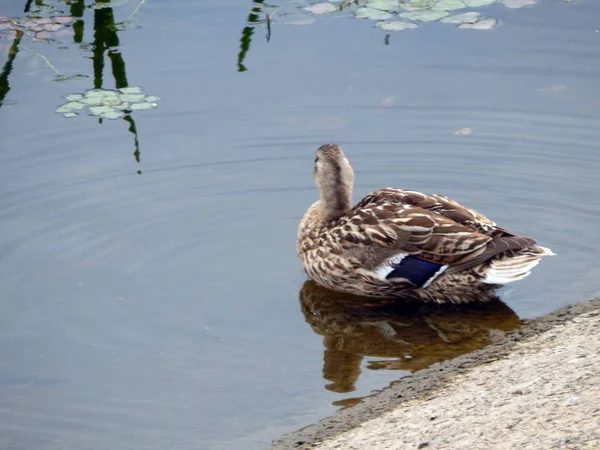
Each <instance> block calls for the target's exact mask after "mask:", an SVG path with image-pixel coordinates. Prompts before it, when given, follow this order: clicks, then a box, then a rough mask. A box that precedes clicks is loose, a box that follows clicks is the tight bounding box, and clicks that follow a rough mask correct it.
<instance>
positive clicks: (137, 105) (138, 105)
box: [131, 102, 158, 111]
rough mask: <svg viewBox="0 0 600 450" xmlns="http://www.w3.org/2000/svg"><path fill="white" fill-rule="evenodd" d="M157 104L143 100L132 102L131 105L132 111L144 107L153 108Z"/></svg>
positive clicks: (140, 109)
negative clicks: (141, 101)
mask: <svg viewBox="0 0 600 450" xmlns="http://www.w3.org/2000/svg"><path fill="white" fill-rule="evenodd" d="M157 106H158V104H157V103H150V102H143V103H134V104H133V105H131V110H132V111H142V110H144V109H154V108H156V107H157Z"/></svg>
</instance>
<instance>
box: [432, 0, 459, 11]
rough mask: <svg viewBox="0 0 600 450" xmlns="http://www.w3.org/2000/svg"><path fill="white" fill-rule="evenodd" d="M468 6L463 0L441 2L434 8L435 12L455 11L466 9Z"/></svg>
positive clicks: (444, 0)
mask: <svg viewBox="0 0 600 450" xmlns="http://www.w3.org/2000/svg"><path fill="white" fill-rule="evenodd" d="M466 7H467V5H465V4H464V2H463V1H462V0H441V1H440V2H439V3H438V4H437V5H435V6H434V7H433V8H431V9H433V10H434V11H454V10H455V9H464V8H466Z"/></svg>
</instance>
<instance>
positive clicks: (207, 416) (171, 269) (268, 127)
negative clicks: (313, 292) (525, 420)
mask: <svg viewBox="0 0 600 450" xmlns="http://www.w3.org/2000/svg"><path fill="white" fill-rule="evenodd" d="M26 3H27V2H26V1H16V0H8V1H4V2H3V3H2V6H0V16H10V17H19V16H22V15H23V9H24V6H25V4H26ZM36 3H37V2H33V4H34V6H35V4H36ZM45 3H46V4H48V5H54V6H55V7H58V8H59V9H60V8H62V9H63V10H65V14H67V15H68V14H71V12H70V11H69V8H67V7H66V6H65V5H64V3H62V2H59V1H46V2H45ZM88 4H89V3H88ZM290 5H291V6H290ZM302 5H303V4H302ZM302 5H301V4H298V5H297V6H302ZM137 6H138V2H134V1H130V2H114V7H113V13H114V17H115V22H117V23H118V22H121V21H126V20H128V18H129V17H130V16H131V15H132V13H134V12H135V10H136V7H137ZM251 7H252V3H251V2H249V1H242V0H228V1H219V2H216V1H214V2H193V1H184V0H175V1H166V0H150V1H148V2H145V3H143V4H142V5H141V7H140V8H139V10H138V11H137V12H135V14H134V15H133V17H132V19H131V24H130V25H129V26H119V31H118V32H117V34H118V38H119V45H118V46H114V47H112V48H111V51H112V52H113V56H114V52H115V51H116V52H117V53H118V54H119V55H120V60H121V61H123V62H124V66H123V67H121V66H118V64H117V66H118V67H117V70H116V71H115V69H114V67H115V66H114V61H111V59H110V58H109V57H108V53H106V54H105V55H104V56H105V57H104V59H103V61H104V67H103V69H102V70H101V71H100V73H99V74H98V73H96V75H95V77H94V70H93V69H94V67H93V60H92V57H93V51H94V49H95V48H96V47H95V44H94V43H95V39H96V37H95V31H94V21H93V16H94V11H93V10H92V9H90V8H85V11H84V13H83V15H82V18H81V20H82V21H83V22H84V24H85V26H84V28H83V33H82V34H81V37H82V39H81V43H76V42H73V38H65V39H64V40H63V42H62V43H58V42H36V41H34V40H33V39H32V37H31V36H29V35H25V36H24V37H22V39H21V41H20V43H19V48H18V53H17V54H16V56H15V57H14V58H12V59H11V58H10V55H9V53H10V52H9V50H10V46H11V43H12V42H13V39H12V38H7V37H4V38H0V66H3V67H4V70H3V74H6V75H7V76H6V77H5V79H7V80H8V83H9V88H10V90H8V92H6V82H5V84H4V87H3V89H4V101H3V103H2V106H0V136H1V141H0V142H1V145H0V293H1V297H0V311H1V314H0V447H1V448H3V449H7V450H9V449H10V450H13V449H15V450H21V449H34V448H35V449H56V448H77V449H86V448H93V449H111V450H114V449H119V448H126V449H128V450H135V449H164V448H171V449H188V448H190V449H191V448H193V449H198V448H202V449H204V448H206V449H221V448H243V449H252V448H264V447H266V446H267V444H268V442H269V441H270V440H271V439H273V438H276V437H278V435H279V434H280V433H283V432H285V431H289V430H292V429H295V428H297V427H300V426H302V425H305V424H308V423H310V422H312V421H314V420H316V419H318V418H320V417H322V416H324V415H327V414H331V413H333V412H334V411H335V409H336V408H337V406H336V405H344V404H351V403H353V402H354V401H356V400H353V399H356V398H359V397H361V396H364V395H368V394H369V393H370V392H372V391H373V390H377V389H382V388H384V387H385V386H387V385H388V384H389V382H391V381H392V380H395V379H398V378H399V377H401V376H403V375H406V374H408V373H410V372H411V371H412V370H417V369H418V368H422V367H423V366H426V365H427V364H428V363H430V362H435V361H436V360H441V359H445V358H448V357H452V356H455V355H456V354H460V353H461V352H464V351H469V350H472V349H473V348H474V347H477V345H479V344H481V345H484V344H485V343H487V342H489V340H490V339H492V337H493V334H494V332H495V331H494V330H496V331H497V330H500V331H502V330H504V331H506V330H508V329H511V328H514V326H518V324H519V323H520V321H519V318H520V319H529V318H533V317H536V316H540V315H543V314H545V313H547V312H550V311H552V310H554V309H556V308H558V307H560V306H563V305H565V304H567V303H572V302H577V301H582V300H585V299H587V298H590V297H592V296H594V295H597V294H599V293H600V290H599V289H600V287H599V285H598V281H597V280H598V278H599V277H600V272H599V271H598V268H597V267H598V266H597V264H596V259H597V257H596V255H597V254H598V252H599V251H600V239H599V238H598V233H597V224H598V222H599V212H598V211H599V206H600V203H599V200H598V195H597V193H598V190H599V189H600V181H599V179H600V178H599V177H598V173H599V171H600V155H599V151H598V147H597V142H598V141H599V140H600V112H599V110H598V101H597V100H598V98H599V95H600V88H599V87H598V86H599V85H598V79H599V77H600V45H599V44H600V33H599V32H598V29H599V25H598V23H597V20H596V18H597V17H598V13H600V7H599V6H598V5H597V4H596V3H595V2H593V1H589V0H588V1H585V0H584V1H582V2H580V3H575V4H564V3H562V2H551V1H542V2H540V4H538V5H535V6H533V7H531V8H526V9H521V10H508V9H507V8H504V7H503V6H501V5H494V6H492V7H490V8H489V9H488V11H490V15H492V16H493V17H496V18H499V19H500V20H501V24H500V26H498V27H497V28H496V29H495V30H493V31H491V32H481V31H479V32H477V31H470V30H458V29H457V28H455V27H453V26H450V25H443V24H427V25H425V26H423V27H421V28H419V29H417V30H411V31H407V32H403V33H396V34H392V35H391V36H390V38H389V42H388V45H386V43H385V33H384V32H383V31H382V30H379V29H376V28H373V23H372V22H370V21H362V20H356V19H353V18H351V17H346V16H344V15H342V16H341V17H339V18H335V17H320V18H317V20H316V21H315V22H314V23H312V24H310V25H290V24H286V23H285V22H286V20H288V19H286V17H279V18H278V17H277V15H275V17H274V19H273V21H272V23H271V35H270V40H269V41H268V42H267V39H266V35H267V32H268V30H267V27H266V25H261V26H257V27H256V28H255V29H254V34H253V35H252V36H251V40H250V43H249V48H248V50H247V52H246V53H245V55H244V54H243V56H244V58H243V61H241V62H240V61H239V60H238V55H239V53H240V39H241V38H242V37H243V36H244V35H243V33H242V30H243V28H244V27H245V26H246V20H247V18H248V14H249V12H250V10H251ZM286 8H288V9H287V10H288V11H289V10H292V11H293V10H294V8H295V5H294V4H289V5H287V6H286ZM492 13H493V14H492ZM306 17H308V16H306V15H303V14H301V13H297V14H296V15H292V16H290V18H291V19H294V20H298V19H299V18H306ZM291 19H290V21H291ZM121 28H124V29H121ZM247 35H248V33H246V40H245V42H247V41H248V38H247ZM245 45H247V44H245ZM13 53H14V51H13ZM242 53H244V52H242ZM40 55H41V56H40ZM13 56H14V55H13ZM42 56H43V58H42ZM44 58H45V59H44ZM8 61H12V62H11V63H10V67H9V68H8V69H7V67H8V66H7V64H8V63H7V62H8ZM111 62H112V63H113V65H112V66H111ZM49 64H51V65H52V66H53V67H54V68H55V69H52V68H51V67H50V66H49ZM239 64H243V66H244V67H245V68H246V69H247V70H246V71H243V72H240V71H238V69H239V68H240V66H239ZM57 71H58V72H59V73H60V74H62V75H64V76H72V75H77V74H80V75H87V76H88V78H83V77H80V78H73V79H71V80H70V81H64V82H56V81H53V80H54V79H55V78H56V77H57ZM124 73H125V74H126V77H127V82H128V84H129V85H130V86H140V87H142V88H143V90H144V92H146V93H148V94H149V95H156V96H158V97H160V98H161V100H160V102H159V107H158V108H157V109H154V110H151V111H140V112H134V113H133V114H132V115H131V116H132V119H133V120H134V122H135V132H133V131H132V129H131V123H130V122H127V121H125V120H123V119H120V120H105V121H103V122H102V123H99V122H98V120H97V119H96V118H93V117H89V116H87V115H85V114H83V115H81V116H79V117H75V118H72V119H66V118H64V117H62V116H61V114H58V113H55V112H54V111H55V109H56V108H57V107H58V106H59V105H60V104H62V103H64V98H63V96H65V95H69V94H73V93H81V92H85V91H86V90H87V89H90V88H92V87H94V83H95V82H97V81H98V80H99V79H100V78H101V79H102V87H104V88H107V89H111V88H114V87H115V83H119V80H121V82H122V77H123V74H124ZM100 75H101V76H100ZM0 92H1V91H0ZM464 128H470V129H471V133H470V134H469V135H455V132H456V131H457V130H460V129H464ZM136 137H137V139H138V146H137V147H136V144H135V138H136ZM331 141H333V142H337V143H340V144H341V145H342V146H343V147H344V149H345V151H346V153H347V155H348V157H349V158H350V160H351V161H352V163H353V165H354V168H355V172H356V179H357V187H356V195H357V196H361V195H364V194H366V193H367V192H369V191H371V190H373V189H376V188H379V187H384V186H395V187H400V188H410V189H416V190H422V191H424V192H437V193H443V194H446V195H449V196H451V197H453V198H455V199H456V200H458V201H459V202H461V203H464V204H467V205H469V206H471V207H474V208H476V209H478V210H480V211H481V212H483V213H485V214H486V215H488V216H490V217H491V218H492V219H494V220H495V221H497V222H498V223H499V224H501V225H503V226H505V227H507V228H509V229H512V230H514V231H516V232H519V233H522V234H525V235H532V236H534V237H536V238H537V239H538V240H539V242H540V243H541V244H542V245H545V246H548V247H550V248H552V250H554V251H555V252H556V253H557V254H558V256H557V257H554V258H548V259H546V260H544V261H543V262H542V264H540V266H538V267H537V268H536V269H535V272H534V274H533V275H532V276H530V277H529V278H527V279H526V280H524V281H522V282H519V283H517V284H514V286H511V287H509V288H505V289H504V290H503V291H501V296H502V300H503V301H504V302H505V304H506V308H507V309H505V308H504V307H500V310H501V313H499V315H498V317H499V318H498V323H496V322H494V321H491V322H485V321H484V322H483V324H482V325H481V322H479V319H476V320H475V319H473V320H475V322H476V325H475V328H477V330H479V331H477V333H483V334H486V333H487V334H486V335H489V336H492V337H490V338H489V339H488V338H485V339H484V338H477V339H475V340H474V342H475V343H476V344H477V345H471V344H468V345H467V344H465V345H463V344H461V343H462V342H467V341H469V337H468V333H466V334H465V332H464V331H461V332H460V333H458V334H459V335H460V336H461V337H460V338H456V339H454V338H453V337H452V333H451V332H450V331H451V330H450V331H449V329H451V328H452V327H453V326H455V325H444V326H442V325H439V323H438V322H436V321H435V320H433V322H432V320H430V319H427V317H425V316H419V317H420V318H415V319H414V320H413V319H410V320H408V319H407V321H406V323H408V325H407V326H408V327H409V328H410V327H413V328H414V327H416V328H419V327H420V326H421V325H415V324H422V323H425V322H426V323H427V324H428V325H427V326H428V327H430V329H431V330H433V331H431V330H430V332H429V334H427V335H426V336H424V337H423V336H420V335H419V336H420V337H419V338H418V339H417V340H418V342H422V343H423V345H421V346H420V347H419V346H417V347H414V348H413V347H411V344H414V342H416V341H411V339H412V338H411V337H410V336H413V335H411V334H410V332H408V337H407V336H406V333H404V334H403V333H400V334H401V335H402V336H404V338H403V339H404V341H406V342H408V343H407V344H402V345H406V346H407V347H406V348H408V349H409V350H408V353H406V352H404V350H403V348H401V347H398V345H399V344H398V339H396V340H395V341H394V342H393V343H392V344H393V345H392V344H390V345H388V344H386V343H385V339H387V338H386V337H385V336H388V337H389V333H388V334H387V335H386V333H385V330H388V331H389V329H388V328H386V326H383V328H382V327H381V326H380V325H378V326H377V327H375V328H374V329H375V330H376V333H375V334H373V333H374V332H371V331H366V332H365V331H364V327H362V325H360V324H361V323H363V322H367V323H368V324H370V323H372V322H376V323H379V322H380V321H381V320H380V319H376V320H373V318H372V317H367V318H366V319H365V317H364V315H361V314H362V313H361V314H357V317H356V319H353V318H352V317H354V316H352V317H351V319H350V321H351V322H352V323H351V324H350V326H351V327H353V326H355V325H356V327H357V329H358V331H356V332H352V333H353V334H352V333H351V336H353V338H354V339H355V340H354V341H352V340H349V339H350V337H348V339H346V340H344V339H343V336H344V333H345V332H346V331H340V329H336V328H335V326H334V327H333V328H332V326H331V323H330V322H327V324H326V325H323V324H322V323H321V322H319V323H316V322H314V323H310V324H307V323H306V321H305V314H307V316H306V317H307V318H308V319H309V322H311V320H312V319H310V318H311V317H321V316H320V314H321V312H320V311H318V309H319V305H320V303H318V302H317V306H316V308H317V311H314V310H313V309H311V308H315V306H314V305H313V306H311V307H307V306H306V304H301V303H300V299H299V292H300V289H301V288H302V285H303V283H304V280H305V277H304V275H303V273H302V270H301V268H300V265H299V262H298V261H297V259H296V255H295V233H296V226H297V223H298V221H299V220H300V218H301V216H302V215H303V213H304V210H305V209H306V207H307V206H308V205H309V204H310V203H312V201H313V200H314V199H315V197H316V191H315V188H314V185H313V181H312V176H311V172H312V160H313V152H314V150H315V149H316V147H317V146H318V145H320V144H322V143H325V142H331ZM134 153H135V154H134ZM138 159H139V162H138ZM138 172H141V174H139V173H138ZM302 309H304V314H303V312H302ZM369 314H370V313H369ZM466 314H467V318H466V319H461V318H460V317H458V318H456V323H461V324H463V323H465V321H466V322H468V321H469V320H472V319H471V318H470V317H471V316H469V314H470V313H466ZM367 315H368V314H367ZM325 316H326V314H325V313H323V317H325ZM341 316H342V318H343V317H345V316H344V313H342V314H341ZM384 316H385V315H384ZM385 317H387V316H385ZM315 320H316V319H315ZM344 320H345V319H344ZM436 320H437V319H436ZM392 322H393V323H394V324H395V325H394V326H396V325H397V322H402V320H400V318H398V317H394V318H393V321H392ZM332 323H336V322H335V321H334V322H332ZM436 323H437V325H436ZM357 324H358V325H357ZM411 324H412V325H411ZM369 326H371V325H369ZM398 326H399V325H398ZM398 326H396V332H398V329H399V328H398ZM361 327H362V328H361ZM313 328H314V331H313ZM392 328H393V327H392ZM467 328H468V327H467ZM411 329H412V328H411ZM336 330H337V331H336ZM344 330H346V328H344ZM361 330H362V331H361ZM369 330H371V328H369ZM377 330H378V331H377ZM481 330H483V331H481ZM489 330H491V331H489ZM488 331H489V332H488ZM382 332H383V334H381V333H382ZM336 333H338V334H336ZM361 333H363V334H361ZM377 333H379V334H377ZM361 336H362V337H361ZM382 336H383V337H382ZM477 336H480V334H477ZM413 337H414V336H413ZM340 339H341V341H340ZM415 339H416V338H415ZM419 339H420V340H419ZM342 341H343V342H342ZM363 341H365V342H367V343H368V345H366V344H365V345H364V346H363V347H364V348H361V346H360V345H359V344H360V343H361V342H363ZM432 342H435V345H433V344H431V343H432ZM444 344H447V345H444ZM432 345H433V347H435V351H433V350H427V349H428V348H430V347H432ZM332 349H333V350H334V351H337V352H338V353H339V352H341V353H342V355H341V356H340V355H338V356H339V358H341V359H344V358H346V360H344V361H345V362H344V361H343V362H341V363H339V367H351V368H353V369H352V370H354V371H356V370H355V369H356V368H357V367H358V368H361V370H362V373H360V374H359V376H358V377H356V376H355V377H354V378H353V380H354V381H349V383H350V385H349V386H346V387H342V388H339V386H338V387H336V386H334V387H333V388H332V386H330V384H331V383H332V381H331V379H330V378H332V376H331V373H329V372H327V371H328V370H329V369H327V367H325V372H326V373H325V375H324V374H323V366H324V364H325V366H327V365H328V364H329V366H331V364H334V365H335V361H337V360H336V359H335V358H337V357H338V356H335V355H334V356H333V357H332V356H331V352H330V350H332ZM324 352H325V353H324ZM328 352H329V353H328ZM411 352H412V353H411ZM409 353H410V354H409ZM407 354H409V356H410V358H411V359H412V360H413V361H415V363H414V365H413V366H410V365H407V364H404V363H401V361H404V360H408V358H405V356H406V355H407ZM328 355H329V356H328ZM363 356H364V359H363ZM323 358H325V360H324V359H323ZM403 358H404V359H403ZM350 360H351V361H350ZM417 360H418V361H420V362H419V363H417V362H416V361H417ZM398 361H400V362H398ZM339 367H338V368H339ZM330 368H331V367H330ZM340 376H341V375H340ZM328 377H329V378H328ZM333 378H336V376H333ZM342 378H343V376H342ZM351 378H352V377H351ZM337 379H338V381H339V377H338V378H337ZM333 383H334V384H335V381H334V382H333ZM338 384H339V383H338ZM326 385H327V386H329V387H328V388H327V389H326V388H325V386H326ZM352 389H355V390H354V391H353V392H352ZM336 390H337V392H336ZM334 402H335V403H336V405H332V403H334ZM345 402H346V403H345Z"/></svg>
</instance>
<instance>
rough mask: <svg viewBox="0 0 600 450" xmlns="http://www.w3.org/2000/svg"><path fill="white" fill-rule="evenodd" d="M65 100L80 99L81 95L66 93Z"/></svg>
mask: <svg viewBox="0 0 600 450" xmlns="http://www.w3.org/2000/svg"><path fill="white" fill-rule="evenodd" d="M65 98H66V99H67V100H69V101H70V102H74V101H77V100H81V99H82V98H83V95H81V94H71V95H67V96H66V97H65Z"/></svg>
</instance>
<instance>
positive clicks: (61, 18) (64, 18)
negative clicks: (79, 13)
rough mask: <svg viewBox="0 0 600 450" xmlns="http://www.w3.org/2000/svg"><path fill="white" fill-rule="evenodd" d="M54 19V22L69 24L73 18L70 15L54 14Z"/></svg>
mask: <svg viewBox="0 0 600 450" xmlns="http://www.w3.org/2000/svg"><path fill="white" fill-rule="evenodd" d="M54 21H55V22H56V23H62V24H69V23H71V22H72V21H73V18H72V17H70V16H55V17H54Z"/></svg>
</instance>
